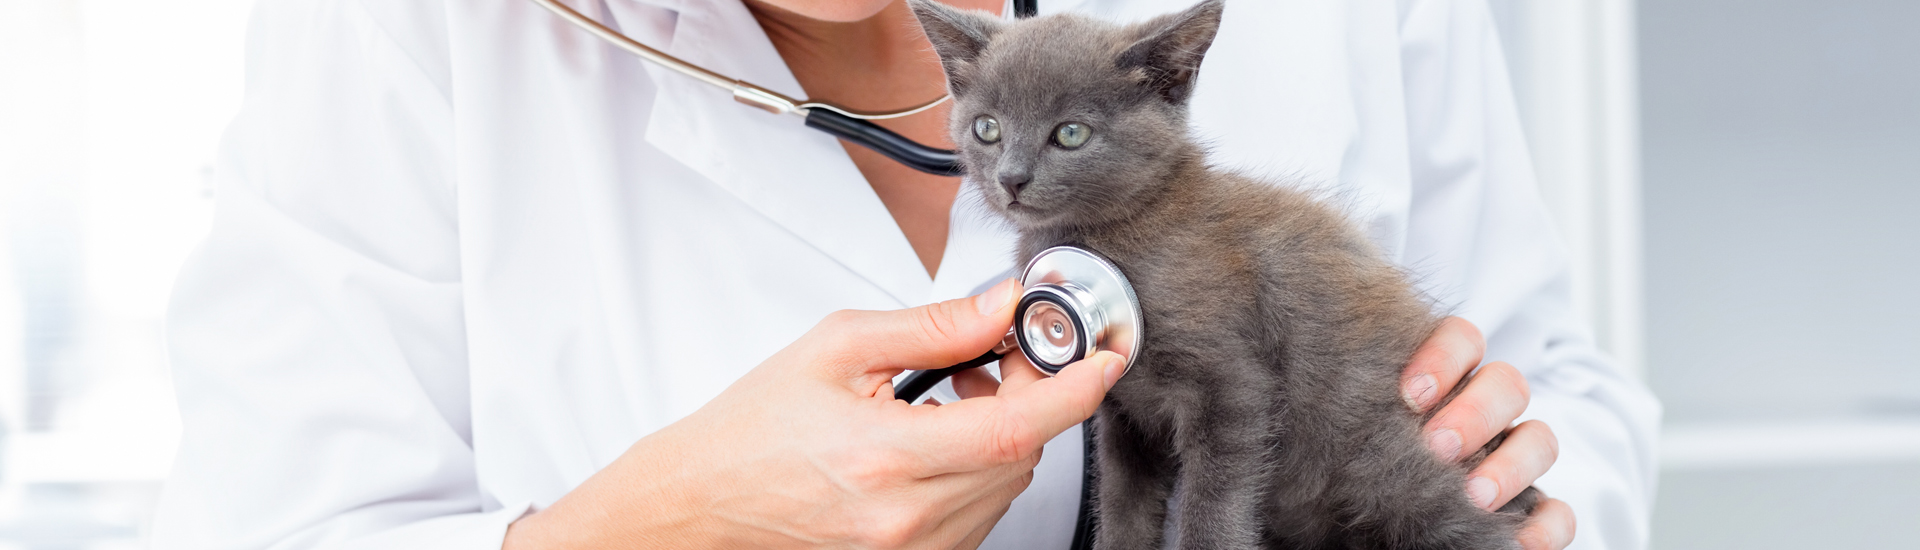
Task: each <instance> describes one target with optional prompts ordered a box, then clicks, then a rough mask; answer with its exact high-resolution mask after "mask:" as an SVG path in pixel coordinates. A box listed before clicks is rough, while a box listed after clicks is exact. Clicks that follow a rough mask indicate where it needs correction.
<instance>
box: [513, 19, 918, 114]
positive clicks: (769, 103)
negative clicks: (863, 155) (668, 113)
mask: <svg viewBox="0 0 1920 550" xmlns="http://www.w3.org/2000/svg"><path fill="white" fill-rule="evenodd" d="M532 1H533V3H535V4H539V5H540V7H543V8H546V9H547V11H550V12H553V13H554V15H558V16H560V18H561V19H565V20H566V21H567V22H568V23H572V24H573V26H575V27H579V28H580V29H581V30H584V31H587V32H589V33H592V34H593V35H594V36H596V37H599V38H600V39H601V40H605V41H607V43H609V44H613V45H614V46H615V47H618V48H620V49H622V50H626V51H627V53H631V54H633V55H635V56H639V57H640V58H641V59H645V60H647V61H651V62H653V63H656V64H659V65H660V66H662V67H666V68H667V69H669V70H672V71H673V72H676V73H680V74H683V75H687V76H689V77H693V79H695V80H699V81H701V82H705V83H707V84H711V85H713V86H715V87H718V88H721V89H724V90H727V91H728V92H730V93H732V94H733V99H734V101H738V102H741V103H745V104H747V105H752V106H754V107H757V108H760V109H763V110H766V111H767V112H771V113H774V114H783V115H797V116H801V117H805V116H807V110H808V109H827V110H830V111H834V112H837V113H840V114H843V115H846V116H849V117H853V118H857V119H861V120H882V119H889V118H898V117H903V116H907V115H911V114H914V113H918V112H921V111H925V110H927V109H932V108H933V106H935V105H939V104H940V103H942V102H945V101H946V100H947V99H949V98H950V97H951V96H945V95H943V96H940V98H939V99H935V100H933V101H930V102H927V103H926V104H923V105H920V106H918V107H914V108H912V109H907V110H904V111H899V112H892V113H862V112H859V111H854V110H852V109H846V108H842V107H839V106H837V105H832V104H829V103H822V102H817V101H808V102H804V103H803V102H801V101H800V100H797V99H794V98H791V97H787V96H786V95H784V94H781V93H780V92H775V91H773V90H769V89H766V88H762V87H760V86H757V85H755V84H753V83H751V82H747V81H745V80H737V79H734V78H732V77H729V76H727V75H723V74H720V73H716V72H713V71H710V70H707V68H706V67H701V66H699V65H695V64H692V63H688V62H686V61H685V60H682V59H680V58H678V57H674V56H671V55H667V53H666V52H662V51H660V50H656V49H653V48H652V47H650V46H647V45H646V44H641V43H640V42H639V41H637V40H634V39H632V38H628V37H627V35H624V34H621V33H620V31H616V30H613V29H611V28H607V26H606V25H602V24H600V22H599V21H595V20H594V19H593V18H592V17H587V16H585V15H581V13H580V12H577V11H574V10H573V8H570V7H567V5H566V4H562V3H560V0H532Z"/></svg>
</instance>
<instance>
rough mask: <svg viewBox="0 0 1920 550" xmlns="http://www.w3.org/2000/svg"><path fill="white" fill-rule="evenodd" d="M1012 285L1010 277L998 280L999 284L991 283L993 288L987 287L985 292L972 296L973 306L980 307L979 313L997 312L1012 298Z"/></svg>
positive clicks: (990, 313)
mask: <svg viewBox="0 0 1920 550" xmlns="http://www.w3.org/2000/svg"><path fill="white" fill-rule="evenodd" d="M1013 285H1014V283H1013V280H1012V279H1008V280H1005V281H1000V284H997V285H993V288H989V289H987V291H986V292H982V293H980V295H979V296H975V297H973V305H974V307H977V308H979V309H980V314H981V315H993V314H995V313H998V312H999V311H1000V310H1001V309H1003V308H1005V307H1007V302H1010V301H1012V300H1013Z"/></svg>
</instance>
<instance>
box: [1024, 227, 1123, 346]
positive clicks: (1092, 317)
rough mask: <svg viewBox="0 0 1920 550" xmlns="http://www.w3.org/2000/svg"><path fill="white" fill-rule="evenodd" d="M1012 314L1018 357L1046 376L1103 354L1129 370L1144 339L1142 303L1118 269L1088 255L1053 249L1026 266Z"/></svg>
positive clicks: (1101, 259) (1074, 249)
mask: <svg viewBox="0 0 1920 550" xmlns="http://www.w3.org/2000/svg"><path fill="white" fill-rule="evenodd" d="M1020 281H1021V283H1022V284H1023V285H1024V286H1025V287H1026V290H1025V291H1024V292H1023V293H1021V295H1020V305H1019V307H1018V308H1017V309H1015V310H1014V314H1013V320H1014V327H1013V332H1014V337H1015V338H1017V339H1018V341H1019V343H1020V353H1021V354H1023V355H1025V356H1026V357H1027V361H1028V362H1030V363H1033V366H1034V367H1035V368H1038V369H1040V371H1041V372H1045V373H1047V374H1048V375H1053V374H1056V373H1058V372H1060V369H1063V368H1066V366H1067V365H1069V364H1072V363H1073V362H1074V361H1079V360H1081V359H1086V358H1087V357H1091V356H1092V355H1093V354H1095V353H1098V352H1100V351H1101V350H1105V351H1111V352H1114V353H1118V354H1120V355H1121V356H1124V357H1126V358H1127V366H1128V367H1129V368H1131V367H1132V366H1133V361H1134V357H1135V356H1136V355H1138V354H1139V351H1140V340H1141V336H1142V330H1141V318H1140V300H1139V298H1137V297H1135V295H1134V293H1133V285H1132V284H1131V283H1129V282H1128V281H1127V276H1126V275H1124V274H1122V273H1120V268H1118V267H1115V266H1114V265H1113V262H1109V261H1107V259H1106V258H1102V257H1100V256H1099V255H1097V254H1094V253H1092V252H1089V251H1087V250H1084V249H1081V248H1076V247H1071V246H1056V247H1053V248H1049V249H1046V250H1043V251H1041V252H1040V253H1039V254H1037V255H1035V256H1034V257H1033V260H1032V261H1029V262H1027V268H1026V271H1024V272H1022V274H1021V276H1020Z"/></svg>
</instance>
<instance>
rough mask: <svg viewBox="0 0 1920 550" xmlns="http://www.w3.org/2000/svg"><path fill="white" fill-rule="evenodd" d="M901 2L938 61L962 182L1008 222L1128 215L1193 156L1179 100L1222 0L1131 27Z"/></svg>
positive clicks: (1066, 222) (1187, 90)
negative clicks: (949, 100)
mask: <svg viewBox="0 0 1920 550" xmlns="http://www.w3.org/2000/svg"><path fill="white" fill-rule="evenodd" d="M908 4H909V5H911V6H912V8H913V12H914V14H915V15H917V16H919V18H920V24H921V26H923V27H925V28H926V31H927V37H928V38H930V39H932V41H933V46H934V49H935V50H936V51H938V52H939V54H940V61H941V64H942V65H944V66H945V68H946V72H947V83H948V86H949V88H950V89H951V91H952V92H953V99H954V105H953V119H952V121H951V124H950V127H951V132H952V137H953V141H954V143H957V144H959V152H960V164H961V166H962V167H963V168H964V169H965V171H966V174H967V175H966V180H967V181H968V182H969V184H971V185H975V186H978V187H979V188H980V194H981V196H982V197H984V198H985V199H986V203H987V206H988V207H989V208H992V209H994V210H995V211H997V212H1000V213H1001V214H1004V215H1005V216H1006V217H1007V218H1008V219H1009V220H1012V221H1013V222H1014V224H1015V225H1017V226H1019V227H1021V228H1023V229H1025V228H1036V227H1054V226H1071V225H1082V224H1092V223H1099V222H1103V221H1108V220H1113V219H1119V218H1123V217H1125V216H1127V215H1128V214H1129V213H1130V212H1131V211H1132V209H1133V208H1135V207H1137V206H1138V205H1139V204H1140V203H1141V199H1144V198H1146V197H1149V196H1150V195H1151V194H1152V193H1154V192H1156V191H1158V190H1159V189H1160V188H1161V187H1162V186H1164V185H1168V184H1170V182H1169V181H1168V178H1167V177H1166V176H1167V175H1169V173H1170V170H1171V169H1172V168H1173V167H1174V166H1175V165H1176V164H1177V163H1179V162H1182V161H1188V160H1191V156H1192V154H1193V151H1195V150H1196V149H1195V148H1194V147H1193V145H1192V141H1191V139H1190V138H1189V137H1188V134H1187V99H1188V97H1190V96H1191V95H1192V94H1193V87H1194V83H1195V77H1196V76H1197V75H1198V73H1199V71H1200V60H1201V58H1202V57H1203V56H1205V54H1206V51H1207V47H1208V46H1209V45H1211V44H1212V43H1213V36H1214V33H1215V31H1216V30H1218V29H1219V26H1220V12H1221V6H1222V0H1204V1H1202V2H1201V3H1200V4H1199V5H1196V6H1194V7H1192V8H1190V9H1188V10H1186V11H1184V12H1180V13H1174V14H1169V15H1164V16H1161V17H1158V18H1155V19H1152V20H1149V21H1146V22H1144V23H1139V24H1135V25H1129V26H1118V25H1114V24H1110V23H1106V22H1103V21H1098V20H1094V19H1090V18H1086V17H1080V16H1075V15H1053V16H1047V17H1039V18H1034V19H1029V20H1024V21H1019V22H1014V23H1007V22H1004V21H1001V20H999V19H998V18H995V17H992V16H990V15H987V14H984V13H979V12H969V11H961V10H958V9H955V8H951V7H948V6H945V5H942V4H940V3H938V2H936V1H934V0H908Z"/></svg>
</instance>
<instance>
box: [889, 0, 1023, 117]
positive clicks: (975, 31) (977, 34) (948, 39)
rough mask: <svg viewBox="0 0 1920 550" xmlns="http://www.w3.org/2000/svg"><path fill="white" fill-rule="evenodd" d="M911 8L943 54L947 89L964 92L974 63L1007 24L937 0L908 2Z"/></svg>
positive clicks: (941, 60)
mask: <svg viewBox="0 0 1920 550" xmlns="http://www.w3.org/2000/svg"><path fill="white" fill-rule="evenodd" d="M907 7H910V8H912V9H913V15H914V16H915V17H918V18H920V26H921V28H924V29H926V31H927V39H928V40H931V41H933V51H935V52H938V53H939V54H940V65H941V66H942V67H945V68H946V70H947V86H948V87H950V88H952V89H953V93H956V94H958V93H961V91H962V90H964V89H965V88H966V85H967V75H968V74H969V73H970V72H971V70H972V67H973V63H974V61H976V60H978V59H979V58H980V52H982V51H985V50H986V49H987V41H989V40H992V39H993V35H995V34H998V33H999V32H1000V29H1001V28H1002V27H1003V26H1004V25H1005V23H1002V22H1001V21H1000V20H999V19H998V18H995V17H993V16H990V15H987V14H985V13H981V12H976V11H966V10H961V9H958V8H954V7H952V6H948V5H946V4H942V3H940V2H937V1H935V0H907Z"/></svg>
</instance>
